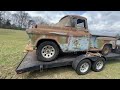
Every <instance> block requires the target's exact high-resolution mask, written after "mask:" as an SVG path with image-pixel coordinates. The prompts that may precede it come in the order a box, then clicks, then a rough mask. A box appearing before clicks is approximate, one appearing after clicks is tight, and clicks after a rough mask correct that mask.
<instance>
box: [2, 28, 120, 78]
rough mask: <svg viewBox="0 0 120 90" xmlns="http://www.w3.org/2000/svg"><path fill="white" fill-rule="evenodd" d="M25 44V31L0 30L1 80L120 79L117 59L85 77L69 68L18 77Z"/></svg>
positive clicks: (119, 66) (26, 39)
mask: <svg viewBox="0 0 120 90" xmlns="http://www.w3.org/2000/svg"><path fill="white" fill-rule="evenodd" d="M27 42H28V36H27V34H26V32H25V31H18V30H10V29H9V30H7V29H0V78H1V79H37V78H38V79H120V60H119V59H118V60H116V59H115V60H109V61H107V64H106V67H105V69H104V70H103V71H101V72H93V71H91V72H90V73H88V74H87V75H77V74H76V72H75V71H74V70H73V69H72V67H69V66H68V67H59V68H53V69H48V70H45V71H43V72H39V71H34V72H27V73H24V74H19V75H18V74H16V72H15V69H16V67H17V65H18V64H19V62H20V61H21V59H22V58H23V57H24V55H25V54H24V53H22V52H23V50H24V47H25V45H26V44H27Z"/></svg>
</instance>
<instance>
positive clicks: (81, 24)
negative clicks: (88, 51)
mask: <svg viewBox="0 0 120 90" xmlns="http://www.w3.org/2000/svg"><path fill="white" fill-rule="evenodd" d="M76 26H77V28H86V27H85V20H81V19H77V25H76Z"/></svg>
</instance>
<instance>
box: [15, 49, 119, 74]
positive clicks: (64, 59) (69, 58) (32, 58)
mask: <svg viewBox="0 0 120 90" xmlns="http://www.w3.org/2000/svg"><path fill="white" fill-rule="evenodd" d="M81 55H82V54H81ZM78 56H80V54H66V55H61V56H59V57H58V58H57V59H56V60H54V61H51V62H42V61H38V60H37V57H36V52H35V51H33V52H28V53H27V54H26V55H25V56H24V58H23V60H22V61H21V62H20V64H19V65H18V67H17V68H16V72H17V74H21V73H25V72H29V71H34V70H42V69H46V68H53V67H60V66H67V65H72V62H73V61H74V60H75V59H76V57H78ZM105 57H106V59H114V58H120V54H119V53H118V54H117V53H110V54H109V55H107V56H105Z"/></svg>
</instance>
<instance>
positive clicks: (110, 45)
mask: <svg viewBox="0 0 120 90" xmlns="http://www.w3.org/2000/svg"><path fill="white" fill-rule="evenodd" d="M105 46H109V47H110V48H111V49H112V44H105V45H104V47H105ZM104 47H103V48H104Z"/></svg>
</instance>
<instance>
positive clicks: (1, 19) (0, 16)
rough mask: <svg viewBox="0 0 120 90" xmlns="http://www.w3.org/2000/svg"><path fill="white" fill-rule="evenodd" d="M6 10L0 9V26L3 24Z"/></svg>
mask: <svg viewBox="0 0 120 90" xmlns="http://www.w3.org/2000/svg"><path fill="white" fill-rule="evenodd" d="M5 13H6V11H0V26H1V25H2V24H4V23H5V22H4V16H5Z"/></svg>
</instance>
